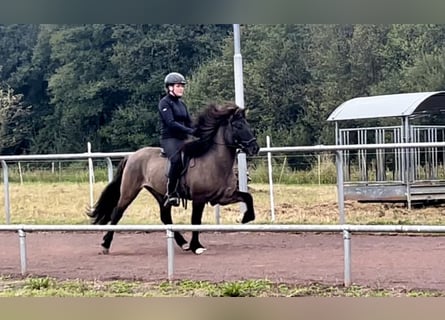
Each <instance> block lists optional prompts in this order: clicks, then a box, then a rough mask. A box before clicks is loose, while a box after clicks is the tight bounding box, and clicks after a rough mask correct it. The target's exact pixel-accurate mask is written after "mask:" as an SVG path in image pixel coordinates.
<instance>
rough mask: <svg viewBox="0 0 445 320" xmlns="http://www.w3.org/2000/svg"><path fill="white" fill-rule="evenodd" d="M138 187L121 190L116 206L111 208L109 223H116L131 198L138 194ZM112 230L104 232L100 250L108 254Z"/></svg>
mask: <svg viewBox="0 0 445 320" xmlns="http://www.w3.org/2000/svg"><path fill="white" fill-rule="evenodd" d="M139 191H140V189H135V190H131V192H130V193H129V192H127V191H123V193H122V194H121V197H120V198H119V201H118V203H117V206H116V207H115V208H114V209H113V213H112V214H111V221H110V225H117V224H118V223H119V221H120V219H121V218H122V216H123V215H124V211H125V210H126V209H127V208H128V206H129V205H130V204H131V202H133V200H134V199H135V198H136V196H137V195H138V193H139ZM113 237H114V231H108V232H107V233H105V235H104V237H103V242H102V252H103V253H104V254H108V253H109V252H110V247H111V242H112V241H113Z"/></svg>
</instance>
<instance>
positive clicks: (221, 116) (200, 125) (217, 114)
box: [184, 103, 240, 157]
mask: <svg viewBox="0 0 445 320" xmlns="http://www.w3.org/2000/svg"><path fill="white" fill-rule="evenodd" d="M237 110H240V108H239V107H238V106H237V105H236V104H234V103H226V104H223V105H217V104H214V103H211V104H209V105H207V107H206V108H205V109H204V110H203V111H202V112H201V113H200V114H199V116H198V118H197V120H196V126H195V127H196V129H197V131H196V136H197V137H199V139H197V140H193V141H190V142H187V143H186V144H185V145H184V152H185V153H186V154H187V155H189V156H190V157H200V156H202V155H204V154H205V153H207V151H209V149H210V148H211V147H212V146H213V145H214V144H215V142H214V140H213V138H214V137H215V135H216V132H217V131H218V129H219V127H220V126H221V125H222V124H224V123H225V122H226V121H227V120H228V119H229V118H230V117H231V116H232V115H233V114H234V113H235V112H236V111H237Z"/></svg>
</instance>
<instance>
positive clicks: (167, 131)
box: [158, 94, 193, 140]
mask: <svg viewBox="0 0 445 320" xmlns="http://www.w3.org/2000/svg"><path fill="white" fill-rule="evenodd" d="M158 109H159V116H160V119H161V121H160V122H161V139H169V138H176V139H180V140H185V139H187V135H189V134H192V133H193V128H192V120H191V118H190V115H189V113H188V111H187V106H186V105H185V103H184V102H183V101H182V100H181V99H179V98H178V97H174V96H172V95H170V94H167V95H166V96H165V97H163V98H162V99H161V101H159V105H158Z"/></svg>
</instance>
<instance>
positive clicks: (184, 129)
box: [158, 72, 196, 206]
mask: <svg viewBox="0 0 445 320" xmlns="http://www.w3.org/2000/svg"><path fill="white" fill-rule="evenodd" d="M164 84H165V89H166V91H167V94H166V95H165V96H164V97H163V98H162V99H161V100H160V101H159V105H158V109H159V115H160V120H161V121H160V122H161V141H160V143H161V147H162V148H163V149H164V152H165V154H166V155H167V157H168V159H169V160H170V168H169V170H168V180H167V194H166V200H165V203H164V206H168V205H173V206H179V195H178V193H177V191H176V188H177V186H178V180H179V175H180V172H181V169H182V165H181V152H180V151H179V150H180V147H181V146H182V145H183V143H184V141H185V140H186V139H187V138H188V135H194V134H195V132H196V129H194V128H193V127H192V120H191V118H190V115H189V112H188V110H187V106H186V105H185V103H184V101H183V100H182V99H181V98H182V95H183V94H184V87H185V84H186V81H185V78H184V76H183V75H182V74H180V73H178V72H171V73H169V74H168V75H167V76H166V77H165V79H164Z"/></svg>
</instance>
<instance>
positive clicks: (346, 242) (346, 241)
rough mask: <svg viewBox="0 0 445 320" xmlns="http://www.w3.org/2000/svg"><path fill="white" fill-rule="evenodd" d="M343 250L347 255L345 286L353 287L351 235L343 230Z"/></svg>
mask: <svg viewBox="0 0 445 320" xmlns="http://www.w3.org/2000/svg"><path fill="white" fill-rule="evenodd" d="M343 248H344V255H345V262H344V264H345V266H344V268H345V269H344V272H345V274H344V285H345V287H349V286H350V285H351V233H350V232H349V231H348V230H343Z"/></svg>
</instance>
